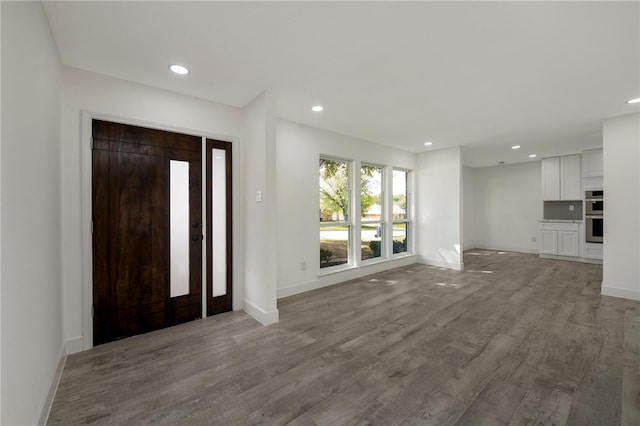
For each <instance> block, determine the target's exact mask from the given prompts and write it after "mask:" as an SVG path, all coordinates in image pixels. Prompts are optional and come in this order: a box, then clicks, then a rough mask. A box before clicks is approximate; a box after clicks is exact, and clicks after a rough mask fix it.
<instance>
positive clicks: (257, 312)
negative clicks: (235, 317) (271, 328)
mask: <svg viewBox="0 0 640 426" xmlns="http://www.w3.org/2000/svg"><path fill="white" fill-rule="evenodd" d="M243 305H244V306H243V310H244V311H245V312H246V313H248V314H249V315H251V316H252V317H253V318H255V320H256V321H258V322H259V323H260V324H262V325H269V324H275V323H277V322H278V321H280V312H279V311H278V309H274V310H272V311H265V310H264V309H262V308H259V307H258V306H256V305H255V304H254V303H251V302H250V301H248V300H247V299H244V302H243Z"/></svg>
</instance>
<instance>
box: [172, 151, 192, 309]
mask: <svg viewBox="0 0 640 426" xmlns="http://www.w3.org/2000/svg"><path fill="white" fill-rule="evenodd" d="M169 204H170V208H169V217H170V241H171V251H170V259H171V262H170V265H171V266H170V267H171V277H170V280H171V281H170V283H171V284H170V294H171V297H177V296H184V295H185V294H189V232H190V229H189V162H188V161H177V160H170V165H169Z"/></svg>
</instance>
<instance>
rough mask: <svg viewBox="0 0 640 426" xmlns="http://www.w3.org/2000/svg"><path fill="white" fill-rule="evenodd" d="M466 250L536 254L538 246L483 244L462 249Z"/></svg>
mask: <svg viewBox="0 0 640 426" xmlns="http://www.w3.org/2000/svg"><path fill="white" fill-rule="evenodd" d="M467 250H491V251H511V252H514V253H527V254H538V253H539V251H538V248H537V247H536V248H527V247H504V246H503V247H500V248H496V247H491V246H485V245H476V246H475V247H473V248H465V249H464V251H467Z"/></svg>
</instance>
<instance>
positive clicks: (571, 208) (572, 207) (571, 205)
mask: <svg viewBox="0 0 640 426" xmlns="http://www.w3.org/2000/svg"><path fill="white" fill-rule="evenodd" d="M575 209H576V206H574V205H573V204H569V211H570V212H572V211H574V210H575Z"/></svg>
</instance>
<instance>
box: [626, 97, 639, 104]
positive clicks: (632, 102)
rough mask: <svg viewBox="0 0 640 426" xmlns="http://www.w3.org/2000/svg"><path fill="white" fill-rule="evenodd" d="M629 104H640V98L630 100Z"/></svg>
mask: <svg viewBox="0 0 640 426" xmlns="http://www.w3.org/2000/svg"><path fill="white" fill-rule="evenodd" d="M627 103H628V104H639V103H640V98H635V99H630V100H628V101H627Z"/></svg>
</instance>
